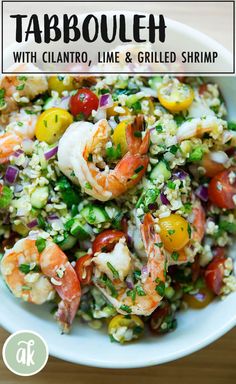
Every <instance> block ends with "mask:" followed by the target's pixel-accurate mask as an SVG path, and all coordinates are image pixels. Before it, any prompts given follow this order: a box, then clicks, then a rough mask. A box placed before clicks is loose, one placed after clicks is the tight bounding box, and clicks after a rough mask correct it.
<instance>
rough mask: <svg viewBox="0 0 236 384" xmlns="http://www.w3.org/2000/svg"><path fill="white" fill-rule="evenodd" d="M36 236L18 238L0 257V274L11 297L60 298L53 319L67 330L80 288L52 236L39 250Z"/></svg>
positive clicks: (40, 301)
mask: <svg viewBox="0 0 236 384" xmlns="http://www.w3.org/2000/svg"><path fill="white" fill-rule="evenodd" d="M37 238H39V237H38V235H37V234H36V235H35V236H33V237H31V236H29V237H27V238H25V239H21V240H18V241H17V242H16V243H15V245H14V246H13V248H12V249H10V250H6V252H5V254H4V256H3V258H2V260H1V273H2V276H3V278H4V280H5V282H6V284H7V285H8V287H9V288H10V290H11V291H12V293H13V294H14V296H16V297H18V298H21V299H23V300H24V301H27V302H29V303H33V304H43V303H45V302H46V301H50V300H52V299H53V298H54V297H55V292H57V293H58V295H59V296H60V298H61V302H60V303H59V306H58V310H57V312H56V315H55V316H56V319H57V320H58V321H59V323H60V325H61V327H62V330H63V332H68V331H69V329H70V327H71V325H72V322H73V319H74V317H75V315H76V311H77V309H78V306H79V302H80V296H81V289H80V283H79V280H78V278H77V275H76V273H75V271H74V269H73V267H72V266H71V264H70V262H69V261H68V259H67V257H66V255H65V254H64V253H63V252H62V251H61V249H60V248H59V247H58V246H57V245H56V244H55V243H53V242H52V240H51V239H47V240H46V241H45V248H44V250H43V251H42V252H41V253H40V252H39V251H38V248H37V246H36V239H37Z"/></svg>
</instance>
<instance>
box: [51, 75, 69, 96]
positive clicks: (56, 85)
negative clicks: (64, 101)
mask: <svg viewBox="0 0 236 384" xmlns="http://www.w3.org/2000/svg"><path fill="white" fill-rule="evenodd" d="M48 88H49V90H50V91H56V92H58V93H59V94H61V93H62V92H63V91H72V90H73V89H74V88H75V87H74V82H73V77H71V76H50V77H49V79H48Z"/></svg>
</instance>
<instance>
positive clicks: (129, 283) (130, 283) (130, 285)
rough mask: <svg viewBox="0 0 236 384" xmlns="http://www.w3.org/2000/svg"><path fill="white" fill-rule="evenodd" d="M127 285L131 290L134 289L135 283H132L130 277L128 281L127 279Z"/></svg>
mask: <svg viewBox="0 0 236 384" xmlns="http://www.w3.org/2000/svg"><path fill="white" fill-rule="evenodd" d="M125 282H126V285H127V287H128V288H129V289H133V288H134V283H133V281H132V279H131V278H130V277H129V276H128V277H127V279H126V281H125Z"/></svg>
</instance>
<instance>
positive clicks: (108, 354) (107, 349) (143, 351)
mask: <svg viewBox="0 0 236 384" xmlns="http://www.w3.org/2000/svg"><path fill="white" fill-rule="evenodd" d="M213 80H215V81H217V82H218V83H219V84H220V86H221V90H222V92H223V95H224V97H225V99H226V104H227V107H228V110H229V116H230V118H231V119H232V118H234V119H235V118H236V109H235V105H236V92H235V89H236V78H235V77H229V78H227V77H224V78H213ZM0 290H1V311H0V322H1V324H2V326H3V327H4V328H6V329H7V330H8V331H10V332H15V331H18V330H21V329H29V330H33V331H35V332H38V333H39V334H40V335H42V336H43V337H44V338H45V340H46V341H47V343H48V346H49V352H50V354H51V355H53V356H56V357H58V358H61V359H64V360H68V361H71V362H74V363H80V364H85V365H90V366H97V367H107V368H134V367H143V366H149V365H155V364H161V363H164V362H168V361H171V360H175V359H177V358H180V357H183V356H186V355H188V354H190V353H192V352H194V351H196V350H198V349H200V348H203V347H204V346H206V345H208V344H210V343H211V342H213V341H214V340H216V339H217V338H219V337H220V336H222V335H223V334H224V333H226V332H227V331H228V330H229V329H231V328H232V327H233V326H234V325H236V293H234V294H231V295H230V296H228V297H227V298H226V300H224V301H215V302H214V303H212V304H211V305H209V306H208V307H207V308H205V309H203V310H200V311H192V310H191V311H190V310H189V311H187V312H182V313H179V315H178V327H177V330H176V331H175V332H173V333H170V334H167V335H165V336H163V337H153V336H150V335H148V334H147V335H146V337H144V338H143V339H141V340H140V341H139V342H136V343H132V344H129V345H124V346H121V345H119V344H116V343H111V342H110V340H109V337H108V336H107V334H106V332H105V331H104V332H100V331H94V330H92V329H90V328H89V327H88V326H82V325H80V324H78V323H77V324H76V322H75V324H74V327H73V330H72V332H71V334H70V335H60V332H59V330H58V326H57V324H56V323H55V321H54V320H53V318H52V315H50V313H49V311H48V308H47V307H46V306H41V307H40V306H33V305H30V304H26V303H21V302H20V301H19V300H17V299H15V298H14V297H13V296H12V295H11V294H10V292H9V290H8V289H7V288H6V286H5V284H4V283H3V282H2V281H1V282H0Z"/></svg>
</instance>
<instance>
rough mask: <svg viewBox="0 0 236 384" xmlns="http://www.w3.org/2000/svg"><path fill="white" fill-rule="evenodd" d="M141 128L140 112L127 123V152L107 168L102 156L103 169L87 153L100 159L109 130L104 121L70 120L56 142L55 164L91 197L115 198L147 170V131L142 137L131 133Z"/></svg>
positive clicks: (141, 117)
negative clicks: (56, 154) (75, 121)
mask: <svg viewBox="0 0 236 384" xmlns="http://www.w3.org/2000/svg"><path fill="white" fill-rule="evenodd" d="M142 128H143V116H137V117H136V118H135V120H134V122H133V124H129V125H128V126H127V129H126V137H127V143H128V152H127V153H126V154H125V155H124V156H123V158H122V159H121V160H120V161H119V162H118V163H117V165H116V166H115V168H114V169H109V168H108V166H107V165H106V164H105V163H104V160H102V161H103V168H104V170H101V169H100V168H99V167H98V166H97V164H95V163H94V162H93V161H90V156H91V154H93V155H94V156H97V157H98V158H99V159H100V160H99V161H100V162H101V159H102V156H103V154H104V153H105V149H106V144H107V142H108V141H109V139H110V134H111V128H110V127H109V125H108V122H107V121H106V120H100V121H99V122H98V123H97V124H96V125H93V124H91V123H84V122H79V123H74V124H72V125H71V126H70V127H69V129H67V131H66V132H65V134H64V135H63V137H62V139H61V140H60V142H59V149H58V165H59V168H60V170H61V171H62V172H63V173H65V174H66V175H67V176H68V177H69V178H71V179H72V181H73V182H74V183H77V184H80V185H81V187H82V188H83V189H85V191H86V193H87V194H89V195H91V196H93V197H94V198H96V199H98V200H100V201H106V200H109V199H113V198H116V197H118V196H120V195H122V194H123V193H125V192H126V191H127V190H128V189H129V188H132V187H134V186H135V185H136V184H137V183H138V182H139V181H140V180H141V178H142V177H143V175H144V174H145V172H146V170H147V166H148V162H149V157H148V155H147V151H148V147H149V137H150V134H149V131H147V132H146V134H145V136H144V138H143V139H142V138H141V137H139V136H138V137H137V135H135V132H141V131H142ZM68 147H69V148H70V151H68Z"/></svg>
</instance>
